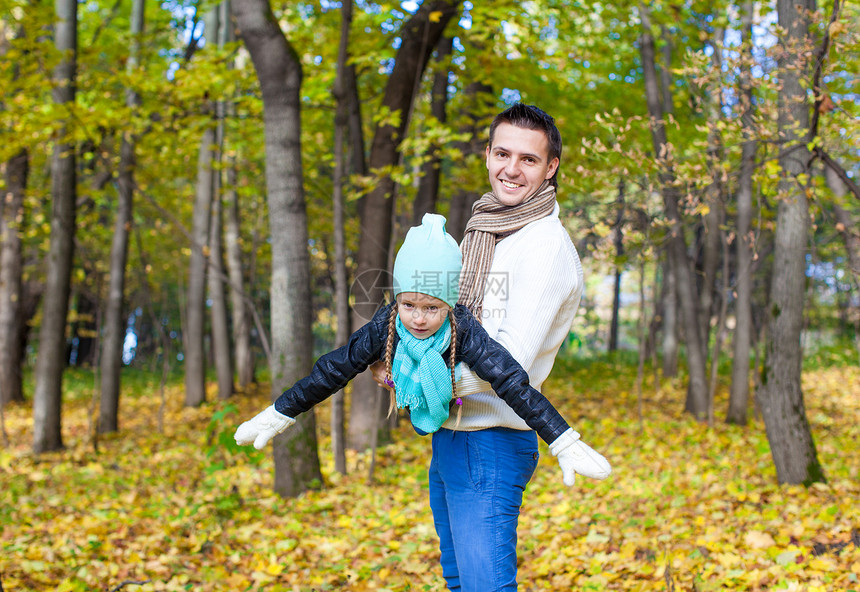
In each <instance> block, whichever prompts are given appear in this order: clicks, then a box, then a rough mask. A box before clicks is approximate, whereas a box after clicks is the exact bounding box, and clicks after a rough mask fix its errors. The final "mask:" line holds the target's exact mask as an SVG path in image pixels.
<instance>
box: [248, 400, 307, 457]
mask: <svg viewBox="0 0 860 592" xmlns="http://www.w3.org/2000/svg"><path fill="white" fill-rule="evenodd" d="M294 423H296V420H295V419H293V418H292V417H287V416H286V415H284V414H283V413H279V412H277V411H275V406H274V405H269V406H268V407H266V408H265V409H264V410H263V411H261V412H260V413H258V414H257V415H255V416H254V417H252V418H251V419H249V420H248V421H246V422H245V423H243V424H242V425H240V426H239V428H238V429H237V430H236V433H235V434H234V435H233V438H235V440H236V444H238V445H240V446H244V445H246V444H251V443H252V442H253V443H254V448H256V449H257V450H262V448H263V447H264V446H265V445H266V444H267V443H268V442H269V440H271V439H272V438H274V437H275V436H277V435H278V434H280V433H281V432H283V431H284V430H285V429H287V428H288V427H290V426H291V425H293V424H294Z"/></svg>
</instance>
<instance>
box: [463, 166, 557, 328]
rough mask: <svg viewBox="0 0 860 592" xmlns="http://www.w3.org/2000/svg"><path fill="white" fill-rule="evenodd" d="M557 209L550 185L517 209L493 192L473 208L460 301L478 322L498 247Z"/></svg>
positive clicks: (468, 230) (546, 185)
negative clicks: (515, 233)
mask: <svg viewBox="0 0 860 592" xmlns="http://www.w3.org/2000/svg"><path fill="white" fill-rule="evenodd" d="M553 208H555V187H554V186H552V185H551V184H550V183H549V181H544V182H543V185H541V186H540V188H539V189H538V190H537V191H536V192H535V193H534V194H532V196H531V197H527V198H526V199H525V200H523V202H522V203H520V204H518V205H515V206H505V205H502V204H501V203H499V200H498V198H497V197H496V196H495V194H493V193H492V192H489V193H485V194H484V195H482V196H481V198H480V199H479V200H478V201H476V202H475V204H474V205H473V206H472V217H471V218H469V222H468V223H467V224H466V232H465V235H464V236H463V242H462V243H460V250H461V251H462V252H463V270H462V271H461V272H460V298H459V300H458V303H459V304H463V305H465V306H467V307H468V308H469V310H471V311H472V313H473V314H474V315H475V318H477V319H478V320H479V321H480V320H481V310H482V308H483V305H484V286H485V285H486V281H487V275H488V274H489V273H490V266H491V265H492V263H493V253H494V252H495V250H496V243H498V242H499V241H500V240H502V239H503V238H505V237H506V236H510V235H511V234H513V233H514V232H516V231H517V230H519V229H520V228H522V227H523V226H525V225H526V224H528V223H529V222H534V221H535V220H540V219H541V218H544V217H546V216H549V215H550V214H551V213H552V211H553Z"/></svg>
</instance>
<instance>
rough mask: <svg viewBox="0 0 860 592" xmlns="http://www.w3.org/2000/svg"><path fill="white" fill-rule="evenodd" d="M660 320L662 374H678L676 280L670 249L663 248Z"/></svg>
mask: <svg viewBox="0 0 860 592" xmlns="http://www.w3.org/2000/svg"><path fill="white" fill-rule="evenodd" d="M662 266H663V293H662V297H661V301H662V315H661V316H662V322H661V325H662V326H663V344H662V350H663V376H668V377H673V376H677V375H678V347H679V346H678V282H677V281H676V279H675V265H674V264H673V263H672V249H671V248H668V247H667V248H666V249H665V259H664V260H663V264H662Z"/></svg>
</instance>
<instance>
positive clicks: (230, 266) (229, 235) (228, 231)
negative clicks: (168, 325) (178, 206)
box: [218, 0, 254, 389]
mask: <svg viewBox="0 0 860 592" xmlns="http://www.w3.org/2000/svg"><path fill="white" fill-rule="evenodd" d="M220 10H221V23H220V24H221V26H220V28H219V38H218V43H219V45H224V44H226V43H232V42H233V41H235V39H236V37H235V34H234V33H235V31H234V28H233V22H232V18H231V10H230V0H221V5H220ZM225 108H226V109H225V110H226V114H227V117H228V118H229V117H230V116H231V115H233V112H234V109H233V104H232V103H227V104H226V105H225ZM226 160H227V163H226V165H225V167H224V168H225V170H226V173H225V177H226V183H225V185H224V187H223V188H222V193H221V195H222V202H223V204H224V213H225V214H226V216H225V219H224V247H225V252H226V261H227V274H228V277H229V281H230V306H231V308H232V310H233V315H232V320H233V350H234V359H235V362H236V382H237V385H238V387H239V389H245V388H247V387H248V386H249V385H250V384H252V383H253V382H254V353H253V351H252V349H251V318H250V316H251V315H250V305H249V304H248V303H247V302H246V301H245V277H244V273H243V267H242V246H241V243H240V241H239V237H240V236H241V230H240V223H239V219H240V218H239V199H238V193H237V191H236V177H237V174H236V161H235V157H234V156H227V159H226Z"/></svg>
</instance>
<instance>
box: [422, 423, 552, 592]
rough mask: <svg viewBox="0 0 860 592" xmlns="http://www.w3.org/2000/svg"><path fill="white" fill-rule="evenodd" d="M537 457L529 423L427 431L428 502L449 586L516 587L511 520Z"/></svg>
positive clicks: (488, 591)
mask: <svg viewBox="0 0 860 592" xmlns="http://www.w3.org/2000/svg"><path fill="white" fill-rule="evenodd" d="M537 463H538V445H537V434H535V432H533V431H530V430H529V431H520V430H511V429H508V428H491V429H486V430H478V431H475V432H457V431H452V430H447V429H444V428H443V429H440V430H439V431H437V432H436V433H434V434H433V458H432V460H431V461H430V508H431V509H432V510H433V522H434V523H435V525H436V533H437V534H438V535H439V550H440V551H441V552H442V559H441V563H442V576H443V577H444V578H445V582H446V583H447V585H448V589H449V590H460V591H461V592H494V591H501V590H516V589H517V521H518V520H519V516H520V506H521V505H522V503H523V491H525V488H526V484H527V483H528V482H529V479H531V477H532V474H534V471H535V468H536V467H537Z"/></svg>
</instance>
